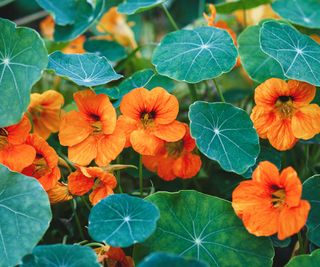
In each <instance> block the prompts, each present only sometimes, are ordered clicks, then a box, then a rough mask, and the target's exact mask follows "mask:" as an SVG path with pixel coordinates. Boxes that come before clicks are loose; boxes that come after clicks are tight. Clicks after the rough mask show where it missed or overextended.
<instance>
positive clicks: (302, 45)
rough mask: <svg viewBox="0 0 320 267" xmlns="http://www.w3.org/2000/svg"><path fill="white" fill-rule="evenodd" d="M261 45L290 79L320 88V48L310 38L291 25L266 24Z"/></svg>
mask: <svg viewBox="0 0 320 267" xmlns="http://www.w3.org/2000/svg"><path fill="white" fill-rule="evenodd" d="M260 43H261V49H262V51H263V52H265V53H266V54H268V55H269V56H271V57H273V58H274V59H276V60H277V61H278V62H279V63H280V65H281V66H282V69H283V70H284V75H285V76H286V77H287V78H289V79H294V80H299V81H304V82H308V83H311V84H314V85H316V86H320V77H319V73H320V45H319V44H318V43H316V42H315V41H314V40H312V39H311V38H310V37H308V36H307V35H304V34H301V33H300V32H299V31H297V30H296V29H294V28H293V27H291V26H289V25H288V24H283V23H278V22H275V21H268V22H265V23H263V24H262V27H261V30H260Z"/></svg>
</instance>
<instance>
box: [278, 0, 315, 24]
mask: <svg viewBox="0 0 320 267" xmlns="http://www.w3.org/2000/svg"><path fill="white" fill-rule="evenodd" d="M272 9H273V10H274V11H275V12H277V13H278V14H279V15H280V16H281V17H283V18H285V19H287V20H288V21H290V22H292V23H294V24H297V25H301V26H304V27H308V28H320V1H319V0H276V1H275V2H273V4H272Z"/></svg>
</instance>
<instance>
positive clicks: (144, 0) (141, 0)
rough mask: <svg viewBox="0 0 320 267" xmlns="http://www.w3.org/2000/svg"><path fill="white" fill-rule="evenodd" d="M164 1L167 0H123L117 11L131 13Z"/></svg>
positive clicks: (144, 9)
mask: <svg viewBox="0 0 320 267" xmlns="http://www.w3.org/2000/svg"><path fill="white" fill-rule="evenodd" d="M166 1H167V0H124V2H123V3H122V4H120V5H119V6H118V12H120V13H124V14H128V15H132V14H136V13H140V12H143V11H146V10H148V9H151V8H153V7H155V6H158V5H161V4H162V3H164V2H166Z"/></svg>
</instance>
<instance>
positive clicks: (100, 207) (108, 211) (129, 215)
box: [89, 194, 159, 247]
mask: <svg viewBox="0 0 320 267" xmlns="http://www.w3.org/2000/svg"><path fill="white" fill-rule="evenodd" d="M158 219H159V210H158V208H157V207H156V206H155V205H153V204H152V203H149V202H147V201H145V200H143V199H140V198H137V197H131V196H129V195H126V194H117V195H111V196H108V197H106V198H104V199H103V200H101V201H100V202H99V203H98V204H97V205H95V206H94V207H93V208H92V210H91V212H90V215H89V234H90V236H91V237H92V238H93V239H94V240H96V241H100V242H105V243H106V244H109V245H110V246H113V247H128V246H131V245H132V244H135V243H137V242H143V241H144V240H146V238H148V237H149V236H150V235H151V234H152V233H153V232H154V230H155V229H156V222H157V221H158Z"/></svg>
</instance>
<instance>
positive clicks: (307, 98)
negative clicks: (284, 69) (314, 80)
mask: <svg viewBox="0 0 320 267" xmlns="http://www.w3.org/2000/svg"><path fill="white" fill-rule="evenodd" d="M288 87H289V91H290V96H291V97H292V98H293V105H294V106H295V107H299V106H304V105H306V104H309V103H310V102H311V101H312V100H313V99H314V97H315V96H316V87H315V86H314V85H311V84H308V83H305V82H300V81H295V80H290V81H288Z"/></svg>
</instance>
